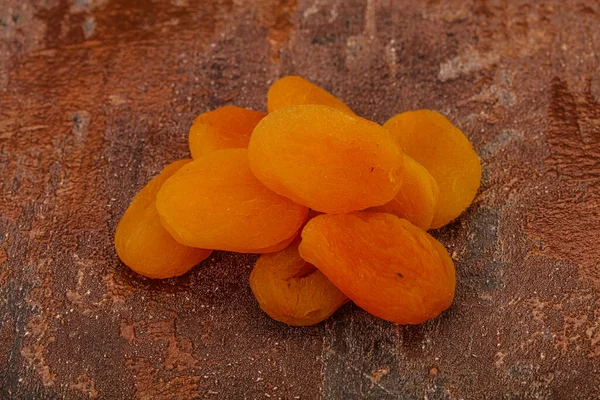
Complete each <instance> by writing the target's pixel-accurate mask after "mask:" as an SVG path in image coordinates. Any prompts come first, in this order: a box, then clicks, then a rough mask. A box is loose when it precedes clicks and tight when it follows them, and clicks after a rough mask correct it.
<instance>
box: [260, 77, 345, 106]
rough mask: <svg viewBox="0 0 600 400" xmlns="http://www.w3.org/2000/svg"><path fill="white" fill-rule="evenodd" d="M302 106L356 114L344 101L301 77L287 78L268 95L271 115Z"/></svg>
mask: <svg viewBox="0 0 600 400" xmlns="http://www.w3.org/2000/svg"><path fill="white" fill-rule="evenodd" d="M301 104H320V105H324V106H329V107H333V108H337V109H338V110H341V111H344V112H346V113H348V114H354V113H353V112H352V110H351V109H350V108H349V107H348V106H347V105H346V104H344V102H343V101H341V100H340V99H338V98H337V97H335V96H334V95H332V94H331V93H329V92H328V91H326V90H325V89H322V88H320V87H319V86H317V85H315V84H314V83H312V82H310V81H308V80H306V79H304V78H302V77H300V76H294V75H290V76H285V77H283V78H280V79H279V80H277V81H275V83H273V84H272V85H271V88H270V89H269V93H268V94H267V109H268V110H269V112H270V113H272V112H273V111H275V110H279V109H280V108H284V107H288V106H295V105H301Z"/></svg>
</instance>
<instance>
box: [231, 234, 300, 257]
mask: <svg viewBox="0 0 600 400" xmlns="http://www.w3.org/2000/svg"><path fill="white" fill-rule="evenodd" d="M299 234H300V230H298V231H296V232H295V233H294V234H293V235H292V236H290V237H289V238H287V239H285V240H283V241H281V242H279V243H277V244H274V245H272V246H268V247H263V248H260V249H252V251H248V249H245V248H243V249H239V250H236V249H235V248H232V249H230V250H229V251H233V252H236V253H253V254H268V253H277V252H278V251H281V250H283V249H285V248H287V247H288V246H289V245H290V244H291V243H292V242H293V241H294V239H296V238H297V237H298V236H299Z"/></svg>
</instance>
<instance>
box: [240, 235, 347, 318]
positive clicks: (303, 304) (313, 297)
mask: <svg viewBox="0 0 600 400" xmlns="http://www.w3.org/2000/svg"><path fill="white" fill-rule="evenodd" d="M298 243H299V240H297V241H295V242H294V243H292V245H290V246H289V247H287V248H286V249H285V250H283V251H280V252H278V253H271V254H263V255H262V256H260V257H259V259H258V260H257V261H256V265H255V266H254V269H253V270H252V273H251V274H250V287H251V288H252V292H253V293H254V296H255V297H256V300H258V304H259V305H260V308H262V309H263V311H264V312H266V313H267V314H268V315H269V316H270V317H271V318H273V319H275V320H277V321H280V322H283V323H286V324H288V325H294V326H307V325H314V324H317V323H319V322H321V321H323V320H325V319H326V318H328V317H329V316H330V315H331V314H333V313H334V312H335V311H336V310H337V309H338V308H339V307H341V306H342V305H343V304H345V303H346V302H347V301H348V298H347V297H346V296H345V295H344V294H343V293H342V292H341V291H340V290H339V289H338V288H336V287H335V286H334V285H333V284H332V283H331V282H330V281H329V280H328V279H327V278H326V277H325V275H323V273H321V272H320V271H319V270H318V269H316V268H315V266H314V265H311V264H309V263H307V262H306V261H304V260H303V259H302V258H301V257H300V254H299V253H298Z"/></svg>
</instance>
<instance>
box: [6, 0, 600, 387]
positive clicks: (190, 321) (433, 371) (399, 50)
mask: <svg viewBox="0 0 600 400" xmlns="http://www.w3.org/2000/svg"><path fill="white" fill-rule="evenodd" d="M599 61H600V3H599V2H598V1H593V0H588V1H582V0H551V1H550V0H549V1H521V0H518V1H508V0H506V1H491V0H490V1H483V0H471V1H468V0H465V1H408V0H404V1H394V0H388V1H384V0H306V1H304V0H298V2H296V0H268V1H260V2H255V1H250V0H222V1H208V0H204V1H193V0H153V1H142V0H129V1H128V0H46V1H42V0H27V1H23V0H0V321H1V322H2V323H1V325H0V398H2V399H33V398H37V399H54V398H69V399H85V398H106V399H129V398H139V399H180V398H207V399H265V398H278V399H279V398H281V399H297V398H300V399H314V398H324V399H359V398H364V399H484V398H488V399H500V398H503V399H598V398H600V244H599V240H600V216H599V212H600V210H599V205H600V105H599V101H600V70H599V65H600V63H599ZM287 74H300V75H303V76H304V77H306V78H308V79H310V80H312V81H314V82H315V83H317V84H319V85H322V86H323V87H325V88H326V89H328V90H331V91H332V92H333V93H335V94H336V95H338V96H339V97H340V98H342V99H343V100H344V101H346V102H347V103H348V104H349V105H350V106H351V107H352V108H353V109H354V110H355V111H356V112H358V113H359V114H361V115H363V116H365V117H367V118H370V119H372V120H374V121H376V122H379V123H383V122H384V121H385V120H386V119H387V118H389V117H390V116H392V115H394V114H396V113H398V112H401V111H403V110H408V109H415V108H431V109H435V110H439V111H441V112H442V113H444V114H446V115H447V116H448V117H449V118H450V119H451V120H452V121H454V122H455V124H456V125H458V126H459V127H460V128H461V129H463V130H464V132H465V133H466V134H467V135H468V136H469V137H470V139H471V140H472V142H473V144H474V146H475V148H476V149H477V151H478V153H479V155H480V156H481V159H482V163H483V170H484V177H483V182H482V187H481V190H480V193H479V194H478V196H477V198H476V200H475V202H474V204H473V206H472V207H471V208H470V209H469V210H468V212H466V213H465V214H464V215H463V216H462V217H461V218H460V219H459V220H457V221H456V222H455V223H453V224H451V225H450V226H448V227H446V228H444V229H442V230H439V231H437V232H434V235H435V236H436V237H437V238H439V239H440V240H441V241H442V242H443V243H444V244H445V245H446V246H447V247H448V248H449V249H450V253H451V254H452V256H453V258H454V260H455V262H456V266H457V271H458V287H457V296H456V299H455V303H454V305H453V306H452V307H451V309H450V310H449V311H448V312H446V313H444V314H443V316H441V317H440V318H437V319H436V320H434V321H431V322H429V323H426V324H423V325H419V326H396V325H393V324H390V323H387V322H383V321H380V320H377V319H375V318H373V317H371V316H369V315H368V314H366V313H365V312H363V311H362V310H360V309H358V308H357V307H355V306H353V305H351V304H349V305H346V306H344V307H343V308H342V309H341V310H340V311H339V312H338V313H337V314H336V315H335V316H334V317H333V318H332V319H330V320H328V321H327V322H326V323H322V324H320V325H318V326H314V327H310V328H291V327H287V326H284V325H282V324H279V323H276V322H274V321H272V320H270V319H269V318H268V317H267V316H266V315H264V314H263V313H262V312H261V311H260V309H259V308H258V306H257V304H256V302H255V301H254V298H253V297H252V294H251V292H250V289H249V287H248V275H249V272H250V269H251V266H252V264H253V262H254V260H255V257H254V256H246V255H234V254H229V253H222V252H216V253H214V255H213V256H212V257H211V259H210V260H208V262H205V263H203V264H202V265H201V266H199V267H197V268H195V269H194V270H192V272H190V273H189V274H187V275H186V276H184V277H181V278H178V279H172V280H167V281H163V282H151V281H149V280H147V279H143V278H140V277H139V276H136V275H135V274H134V273H132V272H130V271H129V270H128V269H127V268H125V267H124V266H123V264H121V263H120V261H119V260H118V258H117V256H116V254H115V251H114V249H113V245H112V239H113V233H114V230H115V226H116V224H117V222H118V220H119V218H120V216H121V215H122V214H123V212H124V210H125V208H126V207H127V205H128V203H129V202H130V200H131V199H132V197H133V196H134V194H135V193H136V192H137V191H138V190H139V189H140V188H141V187H142V186H143V185H144V184H145V183H146V182H147V181H148V180H149V179H150V178H151V177H152V176H154V175H155V174H156V173H157V172H158V171H160V169H161V168H162V167H163V166H164V165H165V164H167V163H168V162H170V161H171V160H174V159H177V158H181V157H185V156H186V155H187V154H188V150H187V144H186V137H187V130H188V128H189V126H190V125H191V123H192V121H193V119H194V117H195V116H196V115H198V114H199V113H202V112H204V111H207V110H211V109H214V108H216V107H219V106H222V105H224V104H236V105H239V106H244V107H251V108H255V109H259V110H264V109H265V96H266V92H267V89H268V86H269V84H270V83H271V82H273V81H274V80H275V79H277V78H278V77H280V76H283V75H287Z"/></svg>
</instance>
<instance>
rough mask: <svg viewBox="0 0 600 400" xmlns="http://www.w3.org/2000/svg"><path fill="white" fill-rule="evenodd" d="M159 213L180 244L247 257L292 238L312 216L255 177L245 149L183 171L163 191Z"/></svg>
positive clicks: (217, 154)
mask: <svg viewBox="0 0 600 400" xmlns="http://www.w3.org/2000/svg"><path fill="white" fill-rule="evenodd" d="M156 208H157V210H158V213H159V215H160V218H161V221H162V223H163V225H164V226H165V228H166V229H167V230H168V231H169V232H170V233H171V235H173V237H174V238H175V239H176V240H177V241H178V242H180V243H183V244H185V245H187V246H193V247H202V248H211V249H216V250H231V251H243V252H248V253H252V252H253V251H254V250H256V249H264V248H265V247H269V246H273V245H276V244H279V243H280V242H282V241H284V240H286V239H288V238H290V237H292V236H293V235H294V233H295V232H296V231H298V229H299V228H300V226H302V224H303V223H304V221H305V219H306V216H307V213H308V208H306V207H304V206H302V205H299V204H296V203H294V202H293V201H291V200H289V199H287V198H285V197H283V196H280V195H278V194H277V193H275V192H272V191H271V190H269V189H268V188H267V187H265V186H264V185H263V184H262V183H260V182H259V181H258V180H257V179H256V178H255V177H254V175H253V174H252V172H251V171H250V167H249V166H248V150H246V149H225V150H217V151H214V152H212V153H208V154H205V155H204V156H202V157H200V158H198V159H197V160H194V161H193V162H191V163H189V164H188V165H186V166H184V167H183V168H181V169H180V170H179V171H177V172H176V173H175V174H174V175H173V176H172V177H171V178H169V179H168V180H167V181H166V182H165V183H164V184H163V186H162V188H161V189H160V190H159V191H158V194H157V196H156Z"/></svg>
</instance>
